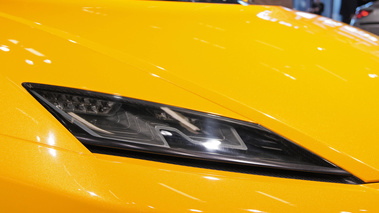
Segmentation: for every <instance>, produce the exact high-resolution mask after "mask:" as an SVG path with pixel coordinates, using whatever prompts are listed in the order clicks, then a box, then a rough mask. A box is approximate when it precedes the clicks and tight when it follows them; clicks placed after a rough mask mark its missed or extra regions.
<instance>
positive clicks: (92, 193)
mask: <svg viewBox="0 0 379 213" xmlns="http://www.w3.org/2000/svg"><path fill="white" fill-rule="evenodd" d="M87 192H88V193H89V194H90V195H92V196H98V195H97V194H95V193H94V192H90V191H87Z"/></svg>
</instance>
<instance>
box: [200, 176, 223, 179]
mask: <svg viewBox="0 0 379 213" xmlns="http://www.w3.org/2000/svg"><path fill="white" fill-rule="evenodd" d="M204 178H205V179H208V180H220V179H219V178H216V177H210V176H204Z"/></svg>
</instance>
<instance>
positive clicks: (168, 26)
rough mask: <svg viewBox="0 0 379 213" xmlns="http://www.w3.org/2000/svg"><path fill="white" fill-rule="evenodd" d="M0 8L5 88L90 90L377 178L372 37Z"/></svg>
mask: <svg viewBox="0 0 379 213" xmlns="http://www.w3.org/2000/svg"><path fill="white" fill-rule="evenodd" d="M1 4H2V5H1V7H0V19H1V25H2V29H3V32H4V33H3V34H2V35H1V40H0V42H1V43H0V47H1V48H2V49H1V50H2V51H0V54H1V55H0V57H2V59H1V60H2V61H3V64H2V66H3V68H2V74H1V75H2V76H3V78H2V79H3V80H2V81H7V82H8V84H9V85H13V87H20V85H21V83H22V82H35V83H45V84H51V85H61V86H67V87H75V88H81V89H89V90H94V91H101V92H106V93H112V94H120V95H123V96H127V97H133V98H139V99H143V100H149V101H154V102H159V103H165V104H171V105H175V106H180V107H185V108H190V109H196V110H200V111H205V112H209V113H215V114H220V115H224V116H227V117H232V118H236V119H241V120H246V121H252V122H256V123H259V124H261V125H263V126H265V127H267V128H269V129H271V130H273V131H275V132H277V133H278V134H281V135H283V136H284V137H286V138H288V139H290V140H292V141H294V142H295V143H297V144H299V145H301V146H303V147H305V148H307V149H309V150H312V151H313V152H314V153H316V154H318V155H320V156H322V157H324V158H325V159H327V160H329V161H331V162H333V163H335V164H336V165H338V166H340V167H342V168H343V169H345V170H347V171H349V172H351V173H353V174H354V175H356V176H358V177H359V178H361V179H362V180H364V181H366V182H376V181H378V180H379V159H378V158H377V157H376V154H377V152H378V150H379V143H378V142H377V140H378V136H379V132H378V131H377V128H378V125H377V121H378V120H379V113H378V110H377V109H378V108H379V102H378V101H377V98H378V91H379V70H378V65H379V57H378V56H379V47H378V45H379V42H378V37H375V36H374V35H372V34H368V33H366V32H364V31H360V30H358V29H356V28H352V27H350V26H347V25H343V24H342V23H339V22H335V21H333V20H330V19H327V18H323V17H319V16H314V15H312V14H308V13H303V12H298V11H293V10H290V9H287V8H282V7H275V6H246V7H244V6H241V5H222V4H200V3H199V4H193V3H178V2H158V1H151V2H149V1H118V0H109V1H89V0H75V1H74V0H72V1H68V0H65V1H63V0H62V1H61V0H56V1H53V2H51V1H45V0H38V1H37V0H36V1H23V0H17V1H16V0H12V1H7V0H6V1H2V3H1ZM20 70H22V71H20ZM9 82H10V83H9ZM3 85H5V84H3ZM14 85H16V86H14ZM10 87H12V86H10ZM16 108H17V107H16ZM23 112H24V111H23ZM26 114H27V113H26ZM2 131H3V134H11V135H13V136H16V135H18V136H19V137H21V136H20V134H22V133H19V132H15V133H11V132H6V130H2ZM33 140H35V139H33ZM63 146H64V145H63ZM65 148H67V147H65ZM71 148H72V147H71Z"/></svg>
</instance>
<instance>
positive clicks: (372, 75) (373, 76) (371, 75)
mask: <svg viewBox="0 0 379 213" xmlns="http://www.w3.org/2000/svg"><path fill="white" fill-rule="evenodd" d="M368 76H370V78H377V77H378V75H377V74H368Z"/></svg>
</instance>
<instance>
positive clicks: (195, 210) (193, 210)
mask: <svg viewBox="0 0 379 213" xmlns="http://www.w3.org/2000/svg"><path fill="white" fill-rule="evenodd" d="M190 211H191V212H203V211H201V210H197V209H190Z"/></svg>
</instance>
